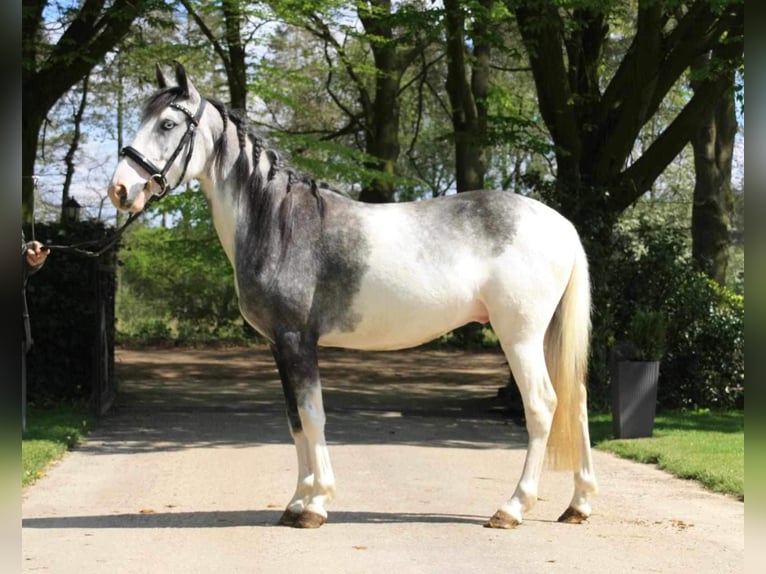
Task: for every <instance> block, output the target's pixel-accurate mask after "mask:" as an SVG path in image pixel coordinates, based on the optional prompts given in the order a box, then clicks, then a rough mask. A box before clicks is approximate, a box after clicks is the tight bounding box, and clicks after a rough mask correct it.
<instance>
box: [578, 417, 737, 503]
mask: <svg viewBox="0 0 766 574" xmlns="http://www.w3.org/2000/svg"><path fill="white" fill-rule="evenodd" d="M590 432H591V441H592V442H593V444H594V445H595V446H596V448H599V449H601V450H606V451H609V452H612V453H614V454H616V455H618V456H621V457H623V458H628V459H631V460H636V461H639V462H643V463H650V464H656V465H657V466H659V467H660V468H662V469H664V470H666V471H668V472H670V473H671V474H673V475H675V476H678V477H679V478H687V479H692V480H697V481H699V482H700V483H702V484H703V485H704V486H705V487H706V488H709V489H710V490H713V491H715V492H721V493H724V494H732V495H734V496H737V497H738V498H739V499H740V500H744V499H745V413H744V412H743V411H731V412H711V411H704V410H703V411H695V412H690V411H673V412H664V413H661V414H657V416H656V417H655V420H654V435H653V436H652V437H650V438H640V439H614V438H613V436H614V435H613V434H612V417H611V414H596V415H592V416H591V417H590Z"/></svg>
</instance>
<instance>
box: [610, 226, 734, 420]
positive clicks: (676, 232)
mask: <svg viewBox="0 0 766 574" xmlns="http://www.w3.org/2000/svg"><path fill="white" fill-rule="evenodd" d="M610 285H611V287H612V289H613V290H614V291H613V296H612V297H611V298H610V301H609V305H610V309H611V312H612V316H613V320H612V324H611V326H612V329H613V336H612V342H613V343H615V342H619V341H623V340H629V339H630V338H631V337H630V332H631V326H633V327H635V326H636V325H635V322H636V318H637V317H642V318H641V319H640V320H639V321H638V322H639V323H641V322H643V323H644V325H643V327H642V329H644V330H645V331H646V336H643V337H642V340H643V341H644V343H643V344H649V342H650V341H649V338H650V333H651V331H652V330H654V331H655V333H659V332H660V331H661V329H660V326H661V325H660V319H659V317H657V316H655V318H654V319H651V320H649V319H648V318H647V316H646V310H647V309H652V310H654V311H653V313H656V314H657V315H661V316H662V317H664V318H665V320H666V321H667V331H666V341H665V353H664V355H663V356H662V365H661V367H660V385H659V390H658V402H659V405H660V406H661V407H664V408H680V407H687V408H693V407H704V408H716V409H721V408H731V407H733V406H735V405H737V404H739V402H741V401H742V400H743V393H744V377H745V374H744V350H745V340H744V319H745V313H744V309H745V306H744V298H743V297H741V296H739V295H736V294H734V293H732V292H731V291H729V290H728V289H727V288H725V287H720V286H718V285H717V284H716V283H715V282H713V281H711V280H710V279H709V278H707V277H706V276H705V275H704V274H702V273H699V272H696V271H694V269H693V265H692V261H691V257H690V256H689V250H688V246H687V244H686V239H685V233H684V231H683V230H681V229H678V228H673V227H672V226H669V225H667V224H666V225H664V226H660V227H656V226H653V225H650V224H648V223H647V222H646V221H645V220H644V221H641V222H639V224H638V227H637V228H636V229H635V230H623V231H621V232H618V234H617V237H616V241H615V250H614V255H613V257H612V260H611V266H610ZM653 323H654V326H652V324H653Z"/></svg>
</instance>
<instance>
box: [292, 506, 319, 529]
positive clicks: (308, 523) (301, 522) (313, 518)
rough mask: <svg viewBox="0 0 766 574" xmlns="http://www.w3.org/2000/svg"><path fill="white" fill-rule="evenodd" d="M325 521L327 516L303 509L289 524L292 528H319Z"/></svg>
mask: <svg viewBox="0 0 766 574" xmlns="http://www.w3.org/2000/svg"><path fill="white" fill-rule="evenodd" d="M326 521H327V518H326V517H324V516H322V515H321V514H317V513H316V512H311V511H310V510H304V511H303V512H302V513H301V514H299V515H298V518H297V519H296V520H295V522H294V523H293V524H292V525H291V526H292V527H293V528H319V527H320V526H322V525H323V524H324V523H325V522H326Z"/></svg>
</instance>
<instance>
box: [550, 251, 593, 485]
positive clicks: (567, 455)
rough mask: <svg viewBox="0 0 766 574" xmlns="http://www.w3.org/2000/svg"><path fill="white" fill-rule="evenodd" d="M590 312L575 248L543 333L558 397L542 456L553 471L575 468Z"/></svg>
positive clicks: (582, 259) (583, 262) (584, 267)
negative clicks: (570, 269)
mask: <svg viewBox="0 0 766 574" xmlns="http://www.w3.org/2000/svg"><path fill="white" fill-rule="evenodd" d="M590 312H591V302H590V279H589V276H588V260H587V258H586V256H585V251H584V249H583V248H582V245H581V244H580V245H578V249H577V252H576V256H575V262H574V266H573V268H572V274H571V276H570V277H569V283H567V286H566V289H565V290H564V295H563V296H562V297H561V300H560V301H559V304H558V307H557V308H556V312H555V314H554V315H553V319H552V320H551V323H550V325H549V326H548V331H547V332H546V334H545V362H546V365H547V367H548V374H549V376H550V378H551V383H552V384H553V388H554V389H555V391H556V399H557V405H556V411H555V413H554V415H553V424H552V426H551V433H550V436H549V438H548V452H547V455H548V457H547V459H548V466H549V467H550V468H552V469H555V470H571V471H576V470H577V469H578V468H579V466H580V456H581V448H580V446H581V439H582V420H581V417H582V416H585V411H584V410H583V408H582V406H583V405H584V403H585V401H586V400H587V388H586V378H587V376H588V349H589V345H590V328H591V323H590Z"/></svg>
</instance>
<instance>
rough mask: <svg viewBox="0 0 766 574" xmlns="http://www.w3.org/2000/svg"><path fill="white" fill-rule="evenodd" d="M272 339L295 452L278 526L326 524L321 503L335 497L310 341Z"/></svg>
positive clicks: (292, 335)
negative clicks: (289, 493)
mask: <svg viewBox="0 0 766 574" xmlns="http://www.w3.org/2000/svg"><path fill="white" fill-rule="evenodd" d="M275 339H276V340H275V342H274V344H273V345H272V352H273V354H274V358H275V360H276V362H277V368H278V369H279V376H280V378H281V379H282V388H283V390H284V393H285V402H286V405H287V419H288V422H289V425H290V434H292V436H293V440H294V441H295V448H296V451H297V454H298V485H297V487H296V489H295V494H294V495H293V497H292V499H291V500H290V502H289V503H288V505H287V509H286V510H285V512H284V514H283V515H282V518H281V519H280V521H279V522H280V524H283V525H287V526H294V527H297V528H318V527H319V526H321V525H322V524H324V522H325V521H326V520H327V510H326V509H325V505H326V504H327V503H328V502H329V501H330V500H332V498H333V497H334V495H335V477H334V475H333V472H332V466H331V464H330V456H329V453H328V450H327V444H326V443H325V437H324V425H325V414H324V406H323V404H322V387H321V384H320V382H319V365H318V360H317V346H316V337H314V336H312V335H310V334H307V333H304V332H296V331H290V332H285V333H281V334H279V335H277V336H276V337H275Z"/></svg>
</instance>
